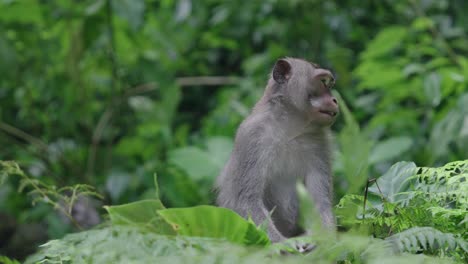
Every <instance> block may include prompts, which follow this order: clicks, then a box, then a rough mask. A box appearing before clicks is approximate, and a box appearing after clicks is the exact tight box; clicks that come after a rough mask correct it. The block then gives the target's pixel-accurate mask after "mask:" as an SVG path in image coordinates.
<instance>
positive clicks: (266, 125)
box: [217, 58, 335, 242]
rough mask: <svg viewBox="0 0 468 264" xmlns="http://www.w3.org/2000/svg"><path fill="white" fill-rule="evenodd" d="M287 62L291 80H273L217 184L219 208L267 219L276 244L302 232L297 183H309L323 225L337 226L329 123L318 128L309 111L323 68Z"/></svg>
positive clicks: (240, 131)
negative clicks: (310, 97)
mask: <svg viewBox="0 0 468 264" xmlns="http://www.w3.org/2000/svg"><path fill="white" fill-rule="evenodd" d="M284 60H285V61H287V62H288V63H289V64H290V65H291V73H290V76H287V77H288V78H289V79H288V81H287V82H286V83H282V82H277V81H275V79H273V77H271V78H270V80H269V82H268V85H267V88H266V89H265V93H264V96H263V97H262V98H261V99H260V101H259V102H258V103H257V104H256V106H255V107H254V109H253V111H252V113H251V114H250V116H248V117H247V118H246V119H245V120H244V121H243V122H242V124H241V125H240V127H239V129H238V131H237V135H236V139H235V146H234V149H233V152H232V154H231V157H230V159H229V161H228V162H227V164H226V166H225V167H224V169H223V171H222V172H221V174H220V176H219V177H218V180H217V189H218V199H217V203H218V205H220V206H222V207H227V208H231V209H233V210H234V211H236V212H237V213H239V214H240V215H242V216H243V217H245V218H247V217H249V216H250V217H252V219H253V220H254V222H255V223H256V224H262V223H264V222H265V221H267V223H268V235H269V237H270V239H271V240H272V241H273V242H277V241H281V240H283V239H285V238H287V237H292V236H297V235H299V234H300V233H301V232H302V230H300V228H299V227H298V224H297V220H298V214H299V205H298V198H297V193H296V182H297V180H301V181H303V182H304V183H305V186H306V188H307V190H308V191H309V193H310V194H311V197H312V199H313V200H314V202H315V205H316V206H317V209H318V212H319V213H320V215H321V218H322V223H323V224H324V225H325V226H327V227H334V225H335V220H334V216H333V213H332V178H331V157H330V156H331V153H330V144H331V143H330V129H329V125H326V126H324V125H321V124H315V123H314V120H313V119H312V120H311V118H310V116H309V115H308V114H307V111H304V109H308V108H309V107H310V106H309V105H308V104H310V103H312V102H310V101H308V100H307V91H308V89H311V88H310V87H311V83H313V79H312V76H314V74H315V73H317V71H318V69H317V66H316V65H312V64H310V63H308V62H306V61H304V60H300V59H293V58H286V59H284ZM275 78H276V77H275ZM312 85H313V84H312ZM330 125H331V124H330ZM271 212H273V213H272V214H271V217H270V213H271Z"/></svg>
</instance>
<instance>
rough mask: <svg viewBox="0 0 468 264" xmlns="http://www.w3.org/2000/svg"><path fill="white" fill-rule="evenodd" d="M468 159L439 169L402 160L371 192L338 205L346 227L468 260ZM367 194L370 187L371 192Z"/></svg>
mask: <svg viewBox="0 0 468 264" xmlns="http://www.w3.org/2000/svg"><path fill="white" fill-rule="evenodd" d="M467 176H468V160H465V161H456V162H451V163H448V164H446V165H445V166H442V167H439V168H428V167H416V165H415V164H414V163H411V162H399V163H397V164H395V165H393V166H392V167H391V168H390V170H389V171H388V172H386V173H385V174H384V175H383V176H381V177H380V178H378V179H377V180H376V181H375V182H374V183H373V184H372V185H371V186H370V187H369V188H368V193H369V194H368V196H361V195H345V196H344V197H343V198H342V199H341V201H340V204H339V205H338V208H339V209H340V210H343V211H342V212H348V213H349V212H354V214H348V215H347V216H348V217H346V215H344V214H341V215H342V216H345V218H344V219H343V221H342V223H343V224H344V225H346V226H348V227H349V226H353V225H356V224H358V225H360V226H361V228H362V227H364V228H366V229H368V230H369V232H370V233H372V234H373V235H374V236H376V237H379V238H386V240H388V241H391V242H392V243H394V244H395V245H396V248H397V249H398V250H399V251H406V252H413V253H415V252H424V253H427V254H433V255H439V256H452V257H454V258H455V259H458V260H466V258H467V256H468V250H467V249H468V242H467V239H468V233H467V232H466V230H468V226H467V221H466V220H467V215H468V214H467V205H468V200H467V199H466V197H467V196H466V195H467V193H468V189H467V188H468V187H467V186H468V185H467V182H468V181H467V180H468V179H467ZM366 195H367V191H366Z"/></svg>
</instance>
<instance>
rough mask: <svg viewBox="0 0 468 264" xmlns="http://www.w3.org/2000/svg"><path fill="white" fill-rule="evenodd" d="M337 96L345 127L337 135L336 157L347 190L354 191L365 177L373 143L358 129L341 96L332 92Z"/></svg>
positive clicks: (362, 182) (359, 186)
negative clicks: (337, 150)
mask: <svg viewBox="0 0 468 264" xmlns="http://www.w3.org/2000/svg"><path fill="white" fill-rule="evenodd" d="M334 95H335V96H336V97H337V98H338V102H339V105H340V109H341V114H342V116H343V118H344V120H345V127H344V128H343V130H342V131H341V133H340V134H339V136H338V141H339V143H340V147H341V153H339V156H338V157H337V165H338V166H337V168H339V169H340V170H341V171H342V172H343V174H344V175H346V179H347V181H348V184H349V185H350V187H349V192H350V193H355V192H357V191H358V189H359V188H361V186H362V184H364V182H365V181H366V179H367V174H368V167H369V164H368V158H369V151H370V148H371V146H372V144H373V142H372V141H370V140H369V139H368V138H367V137H366V136H365V135H364V134H363V133H362V132H361V130H360V128H359V124H358V123H357V121H356V119H355V118H354V116H353V115H352V114H351V111H350V110H349V109H348V107H347V105H346V103H345V102H344V100H343V99H342V98H341V96H340V95H339V94H338V93H336V92H334Z"/></svg>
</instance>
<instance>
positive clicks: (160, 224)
mask: <svg viewBox="0 0 468 264" xmlns="http://www.w3.org/2000/svg"><path fill="white" fill-rule="evenodd" d="M104 208H105V209H106V210H107V212H108V213H109V216H110V220H111V222H112V224H113V225H127V226H135V227H140V228H142V229H144V230H147V231H150V232H154V233H157V234H166V235H173V234H175V232H174V230H173V229H172V227H171V226H170V225H169V224H168V223H167V222H166V221H164V219H163V218H161V216H160V215H159V214H158V213H157V212H158V210H161V209H164V208H165V207H164V205H163V204H162V203H161V201H160V200H142V201H138V202H133V203H129V204H123V205H114V206H105V207H104Z"/></svg>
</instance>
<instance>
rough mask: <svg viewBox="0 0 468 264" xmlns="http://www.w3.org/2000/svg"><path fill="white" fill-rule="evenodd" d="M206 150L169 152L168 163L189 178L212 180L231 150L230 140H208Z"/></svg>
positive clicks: (181, 149)
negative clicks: (182, 171)
mask: <svg viewBox="0 0 468 264" xmlns="http://www.w3.org/2000/svg"><path fill="white" fill-rule="evenodd" d="M206 146H207V150H206V151H205V150H203V149H200V148H197V147H184V148H179V149H175V150H172V151H170V152H169V161H170V162H171V163H173V164H175V165H176V166H178V167H179V168H181V169H183V170H184V171H185V172H186V173H187V174H188V175H189V176H190V177H191V178H193V179H195V180H200V179H214V178H215V177H216V176H217V175H218V173H219V172H220V171H221V169H222V168H223V166H224V164H225V163H226V160H227V159H228V158H229V155H230V153H231V150H232V146H233V144H232V140H230V139H228V138H224V137H213V138H209V139H208V140H207V142H206Z"/></svg>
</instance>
